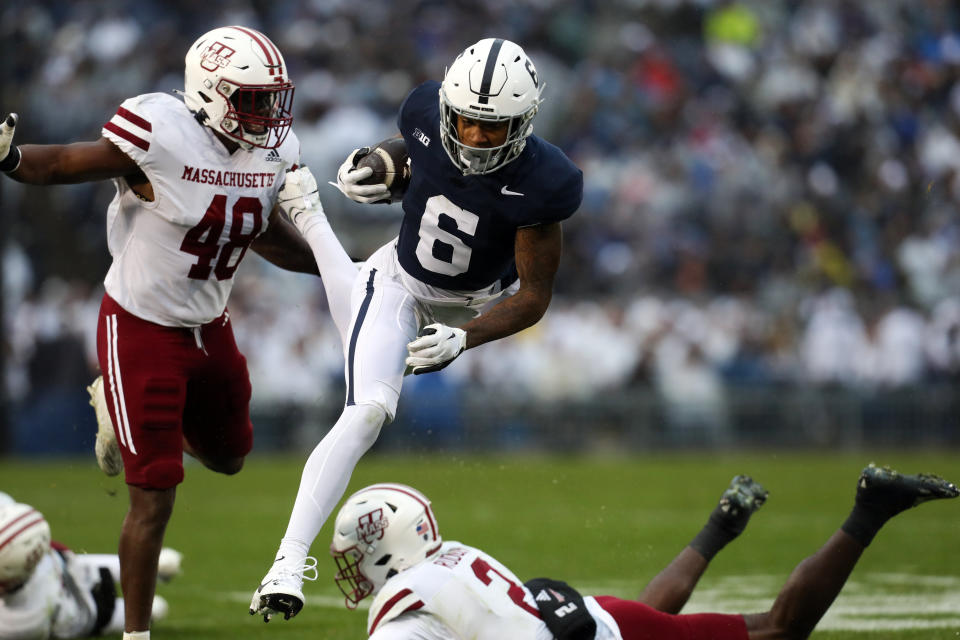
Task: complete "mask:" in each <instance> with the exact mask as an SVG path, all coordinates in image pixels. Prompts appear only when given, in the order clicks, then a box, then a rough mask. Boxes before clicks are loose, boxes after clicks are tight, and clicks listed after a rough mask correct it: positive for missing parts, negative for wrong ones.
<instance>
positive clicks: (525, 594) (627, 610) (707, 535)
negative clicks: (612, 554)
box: [311, 465, 960, 640]
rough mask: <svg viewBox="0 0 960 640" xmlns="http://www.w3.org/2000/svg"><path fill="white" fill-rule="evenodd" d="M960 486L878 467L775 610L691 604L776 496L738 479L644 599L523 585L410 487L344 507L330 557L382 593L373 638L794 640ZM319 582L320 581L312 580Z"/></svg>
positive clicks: (374, 492)
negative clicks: (444, 535) (444, 525)
mask: <svg viewBox="0 0 960 640" xmlns="http://www.w3.org/2000/svg"><path fill="white" fill-rule="evenodd" d="M957 496H960V490H958V489H957V487H956V485H954V484H953V483H950V482H947V481H946V480H943V479H942V478H939V477H937V476H931V475H924V474H919V475H909V476H907V475H903V474H900V473H898V472H896V471H893V470H891V469H889V468H886V467H884V468H881V467H876V466H874V465H870V466H868V467H867V468H865V469H864V470H863V471H862V472H861V474H860V477H859V478H858V480H857V492H856V499H855V502H854V507H853V509H852V511H851V513H850V516H849V517H848V518H847V520H846V521H845V522H844V523H843V525H842V526H841V527H840V529H839V530H838V531H837V532H836V533H835V534H834V535H833V536H832V537H831V538H830V539H829V540H828V541H827V542H826V544H824V545H823V547H821V548H820V550H819V551H817V552H816V553H815V554H814V555H812V556H810V557H809V558H807V559H806V560H804V561H803V562H801V563H800V564H799V565H798V566H797V568H796V569H795V570H794V571H793V573H792V574H791V575H790V578H789V579H788V580H787V583H786V584H785V585H784V587H783V588H782V589H781V591H780V594H779V595H778V597H777V599H776V600H775V602H774V603H773V606H772V607H771V609H770V610H769V611H766V612H763V613H757V614H747V615H731V614H714V613H700V614H685V615H680V611H681V609H682V608H683V607H684V605H685V604H686V602H687V600H688V599H689V598H690V595H691V594H692V592H693V589H694V587H695V586H696V584H697V582H698V580H699V579H700V577H701V576H702V575H703V573H704V571H706V569H707V566H708V565H709V563H710V560H711V559H712V558H713V556H714V555H715V554H716V553H717V552H718V551H720V549H722V548H723V547H724V546H725V545H726V544H727V543H729V542H730V541H732V540H733V539H734V538H736V537H737V536H739V535H740V533H742V532H743V530H744V528H745V527H746V524H747V521H748V520H749V518H750V516H751V514H752V513H753V512H755V511H756V510H757V509H758V508H759V507H760V506H761V505H762V504H763V503H764V502H765V501H766V498H767V491H766V490H765V489H764V488H763V487H762V486H760V485H759V484H757V483H756V482H755V481H753V480H752V479H751V478H750V477H749V476H736V477H735V478H734V479H733V481H732V482H731V485H730V487H729V488H728V489H727V490H726V491H725V492H724V493H723V495H722V496H721V499H720V502H719V504H718V505H717V507H716V508H715V509H714V511H713V512H712V513H711V514H710V517H709V519H708V520H707V524H706V525H705V526H704V527H703V529H702V530H701V531H700V532H699V533H698V534H697V536H696V537H695V538H694V539H693V541H691V543H690V544H689V545H688V546H687V547H685V548H684V549H683V551H681V553H680V554H679V555H678V556H677V557H676V558H675V559H674V560H673V561H672V562H671V563H670V564H669V565H668V566H667V567H666V568H665V569H664V570H663V571H661V572H660V574H658V575H657V576H656V577H655V578H654V579H653V580H652V581H651V582H650V583H649V584H648V585H647V586H646V588H645V589H644V590H643V592H642V593H641V594H640V596H639V598H638V599H637V600H623V599H620V598H615V597H612V596H587V597H584V596H581V595H580V594H579V593H577V591H576V590H574V589H573V588H571V587H570V586H569V585H567V584H566V583H564V582H561V581H557V580H550V579H546V578H538V579H535V580H529V581H527V582H526V583H524V582H522V581H521V580H520V579H519V578H518V577H517V576H516V575H515V574H514V573H513V572H511V571H510V570H509V569H508V568H507V567H505V566H503V565H502V564H500V563H499V562H497V560H495V559H494V558H493V557H492V556H490V555H488V554H487V553H485V552H483V551H481V550H479V549H476V548H473V547H470V546H468V545H465V544H461V543H459V542H449V541H447V542H443V541H442V539H441V537H440V532H439V529H438V526H437V519H436V516H435V515H434V513H433V509H432V507H431V505H430V501H429V500H428V499H427V498H426V496H424V495H423V494H422V493H420V492H419V491H417V490H416V489H413V488H412V487H408V486H405V485H400V484H386V483H384V484H377V485H372V486H369V487H366V488H364V489H361V490H360V491H358V492H356V493H354V494H353V495H352V496H350V497H349V498H348V499H347V500H346V501H345V502H344V504H343V506H342V507H341V509H340V512H339V513H338V514H337V517H336V521H335V523H334V532H333V542H332V543H331V545H330V554H331V555H332V556H333V558H334V561H335V562H336V564H337V569H338V570H337V573H336V575H335V577H334V580H335V581H336V583H337V586H339V587H340V590H341V591H342V592H343V594H344V596H345V597H346V604H347V607H348V608H353V607H356V606H357V603H359V602H360V601H361V600H362V599H364V598H366V597H367V596H370V595H374V596H375V597H374V600H373V602H372V604H371V605H370V611H369V613H368V617H367V634H368V635H369V637H370V638H371V640H410V639H411V638H416V639H417V640H448V639H449V638H462V639H467V638H470V639H471V640H514V639H516V640H550V639H551V638H556V639H557V640H760V639H761V638H763V639H767V640H770V639H773V638H777V639H783V640H794V639H800V638H806V637H808V636H809V635H810V633H811V632H812V631H813V629H814V627H815V626H816V624H817V622H818V621H819V620H820V618H822V617H823V614H824V613H826V611H827V609H828V608H829V606H830V604H831V603H832V602H833V600H834V598H836V596H837V595H838V594H839V592H840V590H841V589H842V587H843V584H844V582H845V581H846V579H847V577H848V576H849V575H850V573H851V572H852V571H853V568H854V566H855V565H856V563H857V561H858V560H859V558H860V555H861V554H862V553H863V550H864V549H865V548H866V547H867V545H869V544H870V542H871V541H872V539H873V537H874V536H875V535H876V533H877V532H878V531H879V530H880V528H881V527H882V526H883V525H884V523H885V522H886V521H887V520H889V519H890V518H892V517H893V516H895V515H897V514H898V513H900V512H902V511H904V510H906V509H909V508H911V507H914V506H917V505H918V504H920V503H922V502H926V501H928V500H935V499H941V498H956V497H957ZM311 577H315V576H311Z"/></svg>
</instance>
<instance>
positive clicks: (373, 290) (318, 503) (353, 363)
mask: <svg viewBox="0 0 960 640" xmlns="http://www.w3.org/2000/svg"><path fill="white" fill-rule="evenodd" d="M352 306H353V309H354V313H353V321H352V322H351V325H350V332H349V335H348V336H347V339H346V340H345V343H344V351H345V356H346V362H345V376H346V379H347V398H346V406H345V408H344V410H343V413H342V414H341V415H340V418H339V419H338V420H337V422H336V424H335V425H334V426H333V428H332V429H331V430H330V431H329V432H328V433H327V435H326V436H324V438H323V440H322V441H321V442H320V443H319V444H318V445H317V447H316V448H315V449H314V450H313V452H312V453H311V454H310V457H309V459H308V460H307V463H306V465H305V466H304V470H303V474H302V476H301V480H300V488H299V491H298V493H297V499H296V501H295V503H294V507H293V512H292V513H291V515H290V521H289V524H288V526H287V531H286V534H285V535H284V538H283V540H282V541H281V544H280V548H279V549H278V551H277V555H276V557H275V560H274V564H273V566H272V567H271V569H270V571H269V572H268V573H267V575H266V576H265V577H264V579H263V580H262V581H261V583H260V586H259V587H258V588H257V591H256V592H255V593H254V596H253V599H252V602H251V605H250V611H251V613H260V614H263V615H264V616H265V617H267V618H269V616H270V615H271V614H272V613H283V614H284V616H285V617H288V618H289V617H292V616H293V615H296V613H297V612H298V611H299V610H300V608H301V607H302V606H303V601H304V598H303V593H302V584H303V577H304V573H305V572H306V573H309V572H310V569H311V568H312V566H313V565H312V564H309V559H308V558H307V552H308V551H309V548H310V545H311V544H312V543H313V540H314V539H315V538H316V536H317V534H318V533H319V532H320V528H321V527H322V526H323V523H324V522H325V521H326V519H327V518H328V517H329V516H330V515H331V514H332V513H333V511H334V509H335V507H336V505H337V502H338V501H339V500H340V498H341V497H342V496H343V492H344V491H345V490H346V487H347V484H348V483H349V481H350V476H351V474H352V473H353V469H354V467H355V466H356V464H357V462H358V461H359V460H360V457H361V456H363V454H364V453H365V452H366V451H367V450H368V449H369V448H370V447H371V446H372V445H373V443H374V442H376V439H377V436H378V435H379V433H380V427H381V426H382V425H383V423H384V422H386V421H388V420H392V419H393V416H394V415H395V413H396V408H397V403H398V400H399V396H400V387H401V385H402V382H403V372H404V368H405V364H404V359H405V358H406V353H407V351H406V344H407V342H409V341H410V340H411V339H412V337H413V336H414V335H415V334H416V329H417V321H416V313H415V311H416V303H415V301H414V300H413V299H412V298H411V297H410V296H409V295H408V294H407V292H406V291H405V290H404V289H403V287H402V286H401V285H400V283H399V282H398V281H396V280H394V279H393V278H390V277H383V275H382V273H381V272H380V270H379V269H378V268H377V267H374V266H371V265H365V266H364V267H363V269H361V272H360V278H358V281H357V287H356V288H355V289H354V295H353V305H352Z"/></svg>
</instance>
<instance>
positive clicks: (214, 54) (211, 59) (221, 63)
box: [200, 42, 236, 71]
mask: <svg viewBox="0 0 960 640" xmlns="http://www.w3.org/2000/svg"><path fill="white" fill-rule="evenodd" d="M235 53H236V50H235V49H231V48H230V47H228V46H227V45H225V44H223V43H222V42H214V43H213V44H212V45H210V46H209V47H207V50H206V51H204V52H203V53H202V54H200V66H201V67H202V68H203V69H205V70H207V71H217V70H218V69H222V68H223V67H227V66H229V65H230V56H232V55H233V54H235Z"/></svg>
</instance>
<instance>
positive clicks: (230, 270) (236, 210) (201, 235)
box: [180, 194, 263, 280]
mask: <svg viewBox="0 0 960 640" xmlns="http://www.w3.org/2000/svg"><path fill="white" fill-rule="evenodd" d="M231 213H232V220H231V225H230V240H229V241H228V242H226V243H225V244H224V245H223V246H221V245H220V236H221V234H222V233H223V227H224V226H225V223H226V218H227V196H225V195H222V194H221V195H216V196H214V197H213V201H212V202H211V203H210V206H209V207H207V211H206V213H204V214H203V218H201V220H200V222H198V223H197V224H196V225H195V226H194V227H193V228H192V229H190V230H189V231H187V235H186V236H184V238H183V242H182V243H181V244H180V250H181V251H183V252H184V253H189V254H190V255H193V256H197V262H196V263H195V264H193V265H192V266H191V267H190V271H189V272H187V277H188V278H191V279H193V280H206V279H207V278H209V277H210V272H211V271H213V273H214V275H216V276H217V280H227V279H229V278H232V277H233V274H234V272H235V271H236V270H237V267H238V266H239V265H240V261H241V260H243V256H244V254H245V253H246V252H247V247H249V246H250V243H251V242H253V239H254V238H256V237H257V234H258V233H260V226H261V224H262V223H263V203H261V202H260V200H259V199H258V198H251V197H248V196H244V197H241V198H237V201H236V202H235V203H234V204H233V209H232V211H231ZM248 213H249V214H251V215H252V216H253V226H252V227H251V228H250V231H249V232H248V233H244V231H243V221H244V216H245V215H246V214H248ZM235 249H239V250H240V254H239V255H238V256H237V259H236V260H233V259H232V258H233V253H234V250H235ZM218 254H219V256H220V257H219V258H218V259H217V263H216V266H211V264H210V263H212V262H213V259H214V258H217V255H218Z"/></svg>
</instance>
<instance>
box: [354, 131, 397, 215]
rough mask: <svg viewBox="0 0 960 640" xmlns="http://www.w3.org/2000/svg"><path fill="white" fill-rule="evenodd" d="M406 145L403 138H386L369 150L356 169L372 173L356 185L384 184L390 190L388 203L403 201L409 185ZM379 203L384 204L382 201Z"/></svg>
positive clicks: (358, 162)
mask: <svg viewBox="0 0 960 640" xmlns="http://www.w3.org/2000/svg"><path fill="white" fill-rule="evenodd" d="M408 159H409V156H407V143H406V142H404V141H403V138H387V139H386V140H384V141H382V142H379V143H377V144H376V145H375V146H373V147H372V148H371V149H370V153H368V154H367V155H365V156H363V157H361V158H360V159H359V160H358V161H357V169H362V168H363V167H370V168H371V169H373V173H372V174H371V175H370V177H368V178H364V179H363V180H361V181H360V182H359V183H358V184H385V185H387V188H388V189H390V201H391V202H397V201H399V200H403V194H404V193H406V191H407V186H409V184H410V165H409V164H408V162H407V161H408ZM381 202H386V200H382V201H381Z"/></svg>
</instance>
